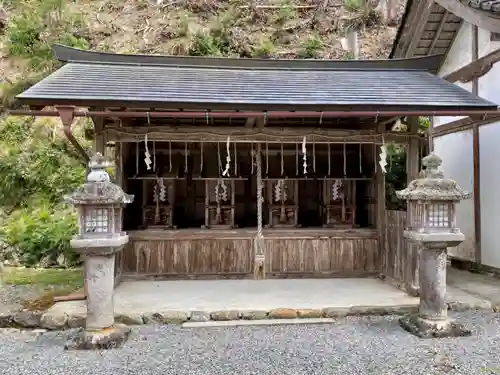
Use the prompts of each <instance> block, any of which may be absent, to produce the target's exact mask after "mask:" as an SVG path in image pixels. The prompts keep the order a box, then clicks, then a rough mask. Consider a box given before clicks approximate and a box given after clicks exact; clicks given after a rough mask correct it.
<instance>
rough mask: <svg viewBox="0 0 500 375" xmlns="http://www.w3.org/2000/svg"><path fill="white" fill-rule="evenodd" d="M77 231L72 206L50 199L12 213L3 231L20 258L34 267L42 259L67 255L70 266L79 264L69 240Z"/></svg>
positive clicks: (3, 237) (3, 238) (4, 237)
mask: <svg viewBox="0 0 500 375" xmlns="http://www.w3.org/2000/svg"><path fill="white" fill-rule="evenodd" d="M76 231H77V222H76V215H75V213H74V210H73V208H72V207H68V206H66V205H64V204H56V205H54V204H51V203H50V202H44V203H41V202H34V203H33V204H30V205H29V206H28V207H25V208H21V209H18V210H15V211H14V212H12V213H11V214H10V215H9V217H8V219H7V220H6V221H5V222H4V225H3V227H2V229H1V231H0V237H1V238H2V240H3V242H4V243H7V244H8V245H9V246H12V247H14V248H16V249H17V250H18V252H19V258H20V261H21V262H22V263H23V264H24V265H27V266H34V265H36V264H38V263H39V262H40V261H41V260H42V259H48V260H49V261H50V263H55V261H56V259H57V257H58V256H59V255H61V254H62V255H64V258H65V259H66V262H67V265H75V264H76V263H78V259H79V257H78V255H77V254H75V253H74V252H73V250H72V249H71V247H70V244H69V241H70V239H71V237H72V236H73V235H74V234H75V233H76Z"/></svg>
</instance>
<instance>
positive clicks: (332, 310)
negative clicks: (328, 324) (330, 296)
mask: <svg viewBox="0 0 500 375" xmlns="http://www.w3.org/2000/svg"><path fill="white" fill-rule="evenodd" d="M322 312H323V317H325V318H344V317H346V316H347V315H349V312H350V309H349V308H345V307H326V308H324V309H323V310H322Z"/></svg>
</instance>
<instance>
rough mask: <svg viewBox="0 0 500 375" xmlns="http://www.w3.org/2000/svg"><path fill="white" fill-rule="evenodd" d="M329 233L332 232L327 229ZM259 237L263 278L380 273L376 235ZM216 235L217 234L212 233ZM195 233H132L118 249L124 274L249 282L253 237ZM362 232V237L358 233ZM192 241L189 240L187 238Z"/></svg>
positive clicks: (305, 233) (301, 232)
mask: <svg viewBox="0 0 500 375" xmlns="http://www.w3.org/2000/svg"><path fill="white" fill-rule="evenodd" d="M329 231H330V232H331V230H329ZM320 232H324V233H323V234H321V233H314V232H313V231H312V230H311V231H306V230H299V231H295V232H294V234H293V235H292V234H291V233H289V234H288V235H283V234H281V235H276V234H272V233H271V234H267V235H266V233H264V237H265V246H266V247H265V251H266V261H265V267H266V277H329V276H330V277H331V276H343V277H349V276H366V275H373V274H376V273H377V272H379V270H380V269H379V266H378V265H379V259H380V258H379V251H378V240H377V235H376V231H373V230H360V231H357V232H359V233H357V232H356V234H355V235H352V234H351V235H345V234H336V235H333V236H332V235H330V236H329V235H327V234H326V235H325V233H328V231H320ZM218 233H219V235H217V234H218ZM228 233H229V232H226V233H224V232H217V231H212V232H210V234H207V233H206V232H204V233H202V232H198V234H197V235H196V234H194V235H193V234H191V235H190V236H186V237H185V238H184V239H182V238H174V236H171V237H170V238H168V237H169V236H168V235H163V236H162V235H161V232H160V233H158V234H157V235H154V234H151V233H149V234H148V232H147V231H143V232H141V231H137V232H135V233H131V234H130V236H131V241H130V243H129V244H127V245H126V247H125V249H124V251H123V262H122V264H123V273H124V276H128V277H130V276H135V277H158V278H180V279H183V278H185V279H188V278H251V277H252V274H253V266H254V264H253V262H254V247H253V246H254V242H253V237H254V235H253V234H251V235H250V234H244V233H242V234H238V232H237V231H233V232H232V233H230V234H228ZM360 233H361V234H360ZM190 237H191V238H190Z"/></svg>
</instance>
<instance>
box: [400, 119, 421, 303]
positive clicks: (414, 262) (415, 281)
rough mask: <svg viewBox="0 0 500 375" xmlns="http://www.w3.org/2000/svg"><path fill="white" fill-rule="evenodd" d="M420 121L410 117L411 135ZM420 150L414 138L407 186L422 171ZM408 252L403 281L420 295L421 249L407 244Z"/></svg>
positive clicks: (408, 155)
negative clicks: (419, 265) (407, 262)
mask: <svg viewBox="0 0 500 375" xmlns="http://www.w3.org/2000/svg"><path fill="white" fill-rule="evenodd" d="M419 126H420V124H419V121H418V117H408V131H409V132H410V133H411V134H417V133H418V129H419ZM419 148H420V140H419V139H418V138H415V137H412V138H410V140H409V142H408V148H407V152H406V182H407V184H408V183H409V182H410V181H412V180H414V179H416V178H417V177H418V174H419V169H420V160H419ZM411 214H412V212H411V211H409V210H407V211H406V222H407V223H410V222H411V216H410V215H411ZM407 247H408V248H407V251H408V253H409V254H411V257H410V259H411V262H410V264H409V267H410V268H409V269H407V270H408V271H407V272H405V274H406V275H407V276H408V277H407V280H403V281H404V282H406V283H409V285H408V287H409V288H408V289H409V291H410V293H411V294H415V295H417V294H418V291H419V278H418V273H419V269H418V268H419V267H418V264H419V247H418V246H417V245H415V244H410V243H408V242H407Z"/></svg>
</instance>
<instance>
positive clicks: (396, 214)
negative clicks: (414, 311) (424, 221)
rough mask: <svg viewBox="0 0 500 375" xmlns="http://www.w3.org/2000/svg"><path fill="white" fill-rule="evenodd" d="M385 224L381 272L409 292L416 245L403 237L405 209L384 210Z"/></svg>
mask: <svg viewBox="0 0 500 375" xmlns="http://www.w3.org/2000/svg"><path fill="white" fill-rule="evenodd" d="M385 218H386V226H385V233H384V235H383V238H382V240H383V241H384V245H385V246H383V247H382V248H383V249H385V251H384V253H383V254H382V272H381V273H382V274H383V275H385V276H387V277H389V278H391V279H393V280H394V281H396V282H397V283H398V284H399V285H400V286H401V287H402V288H404V289H405V290H407V291H409V292H411V291H412V288H411V285H412V283H413V284H415V282H416V281H417V280H413V279H414V277H415V276H414V274H415V269H416V263H417V259H418V256H417V252H418V248H417V246H415V245H413V244H409V243H408V242H407V241H406V240H405V238H404V237H403V231H404V229H405V227H406V211H392V210H391V211H389V210H388V211H386V216H385Z"/></svg>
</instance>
